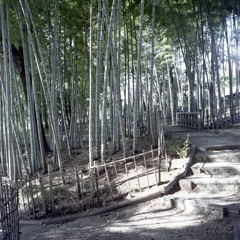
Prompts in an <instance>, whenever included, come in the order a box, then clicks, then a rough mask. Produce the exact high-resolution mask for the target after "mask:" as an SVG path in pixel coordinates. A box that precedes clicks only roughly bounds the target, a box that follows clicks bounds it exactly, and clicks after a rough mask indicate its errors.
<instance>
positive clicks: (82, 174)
mask: <svg viewBox="0 0 240 240" xmlns="http://www.w3.org/2000/svg"><path fill="white" fill-rule="evenodd" d="M80 175H81V186H82V211H83V210H84V197H83V192H84V188H83V173H82V168H80Z"/></svg>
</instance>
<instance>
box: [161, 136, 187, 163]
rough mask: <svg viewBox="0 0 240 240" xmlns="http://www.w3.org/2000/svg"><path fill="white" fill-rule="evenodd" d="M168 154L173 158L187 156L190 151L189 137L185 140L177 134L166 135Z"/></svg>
mask: <svg viewBox="0 0 240 240" xmlns="http://www.w3.org/2000/svg"><path fill="white" fill-rule="evenodd" d="M165 141H166V149H167V154H168V156H169V157H171V158H185V157H187V156H188V154H189V151H190V144H189V141H188V139H187V140H184V139H182V138H179V137H176V136H172V135H169V136H165Z"/></svg>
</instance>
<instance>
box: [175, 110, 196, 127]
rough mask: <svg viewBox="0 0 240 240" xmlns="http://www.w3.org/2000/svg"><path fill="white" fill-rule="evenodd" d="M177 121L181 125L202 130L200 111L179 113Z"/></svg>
mask: <svg viewBox="0 0 240 240" xmlns="http://www.w3.org/2000/svg"><path fill="white" fill-rule="evenodd" d="M177 123H178V124H179V125H181V126H186V127H192V128H197V129H199V130H201V117H200V113H198V112H180V113H177Z"/></svg>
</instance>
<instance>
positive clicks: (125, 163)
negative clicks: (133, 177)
mask: <svg viewBox="0 0 240 240" xmlns="http://www.w3.org/2000/svg"><path fill="white" fill-rule="evenodd" d="M124 165H125V171H126V175H127V182H128V188H129V194H130V196H131V197H132V193H131V191H132V189H131V186H130V182H129V177H128V169H127V161H126V158H124Z"/></svg>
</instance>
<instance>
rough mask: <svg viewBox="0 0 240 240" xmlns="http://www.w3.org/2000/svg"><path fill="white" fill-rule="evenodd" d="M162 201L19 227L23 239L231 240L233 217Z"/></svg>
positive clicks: (155, 200) (156, 200) (234, 220)
mask: <svg viewBox="0 0 240 240" xmlns="http://www.w3.org/2000/svg"><path fill="white" fill-rule="evenodd" d="M169 207H170V206H168V205H166V203H165V202H164V201H162V199H161V198H159V199H154V200H151V201H148V202H145V203H141V204H138V205H136V206H132V207H126V208H123V209H119V210H118V211H113V212H109V213H107V214H104V215H97V216H91V217H86V218H79V219H77V220H75V221H73V222H68V223H64V224H59V225H58V224H55V225H45V226H44V225H21V232H22V234H21V239H22V240H40V239H41V240H57V239H58V240H79V239H84V240H98V239H99V240H107V239H108V240H109V239H110V240H111V239H113V240H120V239H121V240H131V239H133V240H137V239H138V240H139V239H140V240H144V239H150V240H156V239H162V240H175V239H176V240H230V239H233V226H234V223H235V222H236V219H235V218H224V219H221V218H218V217H214V216H213V215H208V216H206V215H205V216H204V215H196V214H192V213H189V212H182V211H180V210H177V209H169Z"/></svg>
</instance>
